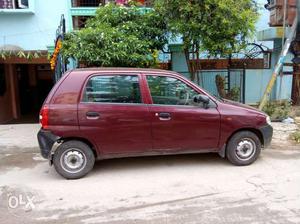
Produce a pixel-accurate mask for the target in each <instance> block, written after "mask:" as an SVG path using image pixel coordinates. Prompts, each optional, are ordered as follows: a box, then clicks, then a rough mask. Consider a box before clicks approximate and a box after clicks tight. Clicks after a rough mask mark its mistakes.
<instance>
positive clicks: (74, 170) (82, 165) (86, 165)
mask: <svg viewBox="0 0 300 224" xmlns="http://www.w3.org/2000/svg"><path fill="white" fill-rule="evenodd" d="M94 163H95V156H94V154H93V152H92V149H91V148H90V147H89V146H88V145H86V144H85V143H83V142H81V141H75V140H72V141H67V142H64V143H62V144H61V145H60V146H59V147H58V148H57V150H56V151H55V153H54V157H53V164H54V167H55V170H56V171H57V172H58V173H59V174H60V175H61V176H63V177H64V178H66V179H78V178H81V177H83V176H85V175H86V174H88V173H89V172H90V171H91V170H92V168H93V166H94Z"/></svg>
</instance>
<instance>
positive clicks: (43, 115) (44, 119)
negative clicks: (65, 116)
mask: <svg viewBox="0 0 300 224" xmlns="http://www.w3.org/2000/svg"><path fill="white" fill-rule="evenodd" d="M48 122H49V108H48V106H43V107H42V109H41V111H40V124H41V125H42V128H43V129H47V128H48V125H49V123H48Z"/></svg>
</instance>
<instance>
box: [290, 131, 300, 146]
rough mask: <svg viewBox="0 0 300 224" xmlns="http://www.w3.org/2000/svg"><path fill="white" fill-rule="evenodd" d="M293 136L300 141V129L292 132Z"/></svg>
mask: <svg viewBox="0 0 300 224" xmlns="http://www.w3.org/2000/svg"><path fill="white" fill-rule="evenodd" d="M291 138H292V139H293V140H294V141H295V142H297V143H300V131H296V132H294V133H292V134H291Z"/></svg>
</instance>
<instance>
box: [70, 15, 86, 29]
mask: <svg viewBox="0 0 300 224" xmlns="http://www.w3.org/2000/svg"><path fill="white" fill-rule="evenodd" d="M89 18H90V16H73V27H74V29H75V30H78V29H81V28H84V27H85V24H86V21H87V20H88V19H89Z"/></svg>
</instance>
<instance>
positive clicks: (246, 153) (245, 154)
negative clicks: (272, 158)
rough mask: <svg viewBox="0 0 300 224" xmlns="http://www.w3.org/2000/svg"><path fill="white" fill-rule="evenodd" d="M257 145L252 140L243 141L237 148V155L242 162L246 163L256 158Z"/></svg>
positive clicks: (244, 139) (245, 139)
mask: <svg viewBox="0 0 300 224" xmlns="http://www.w3.org/2000/svg"><path fill="white" fill-rule="evenodd" d="M255 152H256V144H255V142H254V140H252V139H251V138H243V139H241V140H240V141H239V142H238V144H237V147H236V155H237V157H238V158H239V159H240V160H243V161H246V160H249V159H250V158H252V157H253V156H254V154H255Z"/></svg>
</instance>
